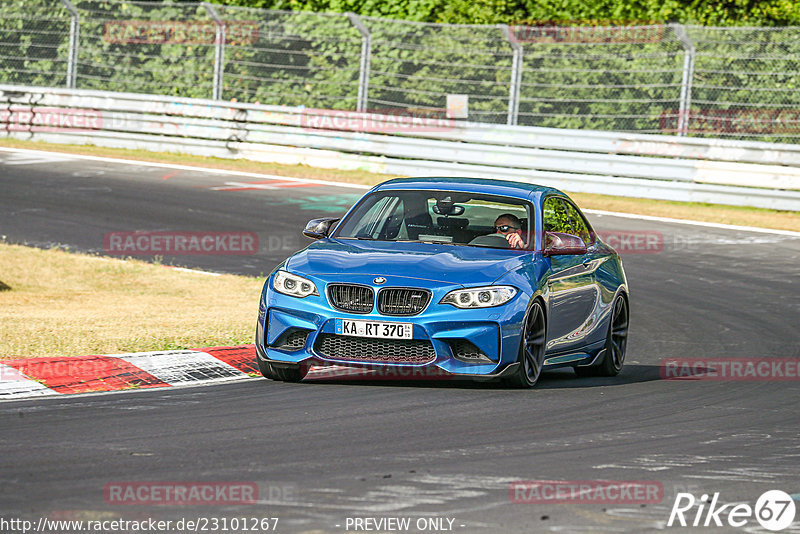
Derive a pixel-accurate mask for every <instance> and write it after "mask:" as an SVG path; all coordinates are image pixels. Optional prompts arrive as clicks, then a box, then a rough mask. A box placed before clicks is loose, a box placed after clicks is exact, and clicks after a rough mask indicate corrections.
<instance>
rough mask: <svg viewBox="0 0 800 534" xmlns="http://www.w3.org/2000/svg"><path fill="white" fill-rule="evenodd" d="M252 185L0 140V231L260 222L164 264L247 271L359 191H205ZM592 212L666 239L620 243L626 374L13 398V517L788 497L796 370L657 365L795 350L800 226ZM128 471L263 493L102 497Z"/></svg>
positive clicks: (611, 225)
mask: <svg viewBox="0 0 800 534" xmlns="http://www.w3.org/2000/svg"><path fill="white" fill-rule="evenodd" d="M251 181H258V180H256V179H248V178H241V177H232V176H229V175H226V174H223V173H220V174H209V173H205V172H196V171H175V170H172V169H165V168H157V167H144V166H136V165H124V164H115V163H106V162H89V161H79V160H74V159H72V158H69V157H66V156H65V157H61V158H55V159H54V157H52V156H42V157H40V158H38V159H37V158H36V157H32V156H31V155H30V154H23V153H0V235H5V236H6V238H5V239H6V240H7V241H8V242H14V243H26V244H29V245H35V246H52V245H63V246H69V248H70V250H77V251H92V252H97V253H105V251H104V236H105V234H106V233H108V232H114V231H117V232H119V231H136V230H142V231H212V232H220V231H226V232H227V231H244V232H255V233H257V234H258V236H259V243H260V245H259V252H258V253H257V254H255V255H246V256H231V255H205V256H181V257H175V258H170V257H165V258H163V261H164V262H165V263H170V262H173V263H175V264H179V265H185V266H188V267H194V268H202V269H210V270H214V271H223V272H233V273H242V274H251V275H259V274H262V273H268V272H269V271H271V270H272V268H273V267H275V266H276V265H277V264H278V263H279V262H280V261H281V260H282V259H283V258H284V257H285V256H287V255H288V254H289V253H291V252H292V251H293V250H295V249H298V248H300V247H302V246H304V244H305V243H306V241H305V240H304V238H303V237H302V236H300V230H301V228H302V226H303V224H304V223H305V222H306V221H307V220H308V219H311V218H313V217H316V216H325V215H329V214H337V213H342V212H343V211H344V209H345V208H346V207H347V206H349V205H350V203H352V201H353V200H354V199H355V198H357V197H358V196H359V191H357V190H353V189H341V188H337V187H332V186H309V187H293V188H284V187H278V188H273V189H254V190H244V191H235V190H219V189H217V190H215V189H213V188H215V187H221V186H225V184H226V183H228V182H251ZM262 185H263V184H262ZM227 187H231V186H227ZM590 218H591V220H592V222H593V224H594V225H595V227H596V229H598V230H605V231H612V232H628V231H648V232H654V233H657V235H661V236H663V248H662V250H660V251H653V253H639V254H625V255H624V256H623V259H624V263H625V268H626V271H627V274H628V279H629V284H630V288H631V313H632V325H631V335H630V341H629V345H628V355H627V362H626V366H625V369H624V370H623V372H622V373H621V374H620V375H619V376H618V377H616V378H611V379H601V378H581V379H578V378H575V377H574V375H573V373H572V372H570V371H561V372H553V373H549V374H545V375H544V376H543V378H542V380H541V382H540V384H539V385H538V386H537V387H536V388H535V389H533V390H529V391H518V390H509V389H503V388H501V387H499V386H496V385H472V384H469V383H464V384H462V383H455V382H448V383H432V382H416V383H409V382H402V383H386V382H360V383H353V382H339V383H336V382H326V383H301V384H284V383H279V382H272V381H267V380H262V379H253V380H249V381H243V382H236V383H228V384H224V385H215V386H205V387H195V388H175V389H169V390H150V391H127V392H118V393H112V394H95V395H77V396H70V397H58V398H43V399H37V400H25V401H16V402H8V403H3V404H2V405H0V429H2V430H1V431H0V480H1V481H2V483H1V484H0V511H1V512H2V516H3V517H5V518H10V517H25V518H33V519H36V518H38V517H41V516H46V517H62V518H64V517H68V518H82V519H97V518H105V519H113V518H128V519H141V518H149V517H153V518H157V519H178V518H181V517H185V518H193V517H209V518H211V517H217V518H221V517H228V518H233V517H258V518H260V517H279V518H280V522H279V528H278V531H279V532H345V531H346V530H345V529H346V525H347V523H346V521H347V518H354V517H371V518H388V517H410V518H413V519H414V520H416V519H417V518H421V517H422V518H426V517H432V518H441V519H444V518H452V519H454V522H453V527H452V528H453V531H456V532H521V531H526V532H543V531H552V532H573V531H575V532H577V531H582V532H585V531H592V532H642V531H650V530H658V529H660V528H662V527H663V526H664V524H665V522H666V521H667V519H668V517H669V512H670V510H671V508H672V504H673V502H674V500H675V496H676V494H677V493H678V492H680V491H685V492H690V493H692V494H694V495H695V496H696V497H698V498H699V497H700V495H701V494H704V493H705V494H709V495H710V494H713V493H715V492H719V493H720V496H719V502H720V503H732V502H748V503H750V504H751V505H752V504H754V503H755V501H756V499H757V498H758V496H759V495H761V493H763V492H764V491H766V490H771V489H781V490H783V491H786V492H787V493H790V494H798V493H800V413H799V411H798V407H800V387H799V386H798V382H797V381H784V382H780V381H768V382H756V381H734V382H730V381H728V382H721V381H704V380H699V381H674V380H663V379H661V375H660V372H659V364H660V362H661V360H662V359H664V358H675V357H703V358H711V357H766V358H790V357H791V358H798V357H800V330H798V325H800V288H798V283H799V282H800V239H798V238H795V237H789V236H781V235H772V234H763V233H752V232H746V231H730V230H722V229H713V228H705V227H699V226H690V225H683V224H667V223H663V222H650V221H642V220H634V219H625V218H617V217H610V216H603V217H597V216H593V217H590ZM0 279H2V273H0ZM54 283H57V281H54ZM257 298H258V295H253V299H254V301H255V300H256V299H257ZM253 320H254V323H255V317H254V318H253ZM518 480H640V481H655V482H657V483H660V484H662V485H663V488H664V498H663V500H662V501H661V502H660V503H657V504H648V505H641V504H601V503H592V504H575V503H548V504H530V503H513V502H511V500H510V498H509V484H510V483H511V482H513V481H518ZM125 481H177V482H186V481H206V482H224V481H248V482H255V483H257V484H258V485H259V488H260V490H259V500H258V502H257V503H256V504H253V505H238V506H228V505H215V506H202V507H201V506H119V505H110V504H108V503H107V502H106V501H105V500H104V487H105V486H106V485H107V484H109V483H115V482H125ZM796 498H797V497H796ZM798 505H800V503H798ZM798 507H799V508H800V506H798ZM693 514H694V510H693V511H692V514H691V516H689V514H687V517H688V518H689V519H690V520H691V519H693V517H694V515H693ZM723 519H724V515H723ZM799 519H800V518H799ZM412 524H413V523H412ZM445 524H447V522H446V521H445ZM748 525H749V527H750V530H756V527H757V523H756V522H755V521H754V520H752V519H751V520H750V521H749V523H748ZM798 525H800V522H798V520H796V521H795V523H794V527H793V529H790V530H787V531H794V532H798V531H800V526H798ZM684 530H688V529H684ZM729 530H731V528H730V527H726V528H723V529H717V531H718V532H722V531H729ZM350 531H351V532H352V531H353V530H352V528H351V529H350ZM411 531H416V530H414V529H412V530H411ZM740 531H741V530H740Z"/></svg>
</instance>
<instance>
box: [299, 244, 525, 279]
mask: <svg viewBox="0 0 800 534" xmlns="http://www.w3.org/2000/svg"><path fill="white" fill-rule="evenodd" d="M530 257H531V253H529V252H528V253H526V252H522V251H513V250H503V249H491V248H486V247H468V246H455V245H440V244H430V243H411V242H391V241H358V240H349V239H348V240H338V239H323V240H320V241H317V242H315V243H312V244H311V245H309V246H308V248H306V249H304V250H301V251H300V252H298V253H296V254H295V255H293V256H292V257H290V258H289V260H288V261H287V263H286V269H288V270H290V271H292V272H295V273H298V274H308V275H320V274H335V275H342V274H354V275H356V274H358V275H370V276H402V277H406V278H416V279H420V280H431V281H437V282H445V283H448V284H453V283H456V284H463V285H473V284H489V283H492V282H494V281H495V280H497V279H498V278H500V277H501V276H502V275H503V274H505V273H507V272H508V271H511V270H514V269H516V268H518V267H520V266H521V265H522V264H523V263H524V262H525V261H527V260H529V259H530Z"/></svg>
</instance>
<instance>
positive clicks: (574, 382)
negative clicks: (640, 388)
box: [303, 364, 662, 390]
mask: <svg viewBox="0 0 800 534" xmlns="http://www.w3.org/2000/svg"><path fill="white" fill-rule="evenodd" d="M655 380H662V375H661V367H659V366H658V365H643V364H628V365H626V366H625V367H624V369H623V370H622V372H621V373H620V374H619V375H617V376H614V377H578V376H576V375H575V372H574V371H573V370H572V369H555V370H552V371H545V372H543V373H542V376H541V377H540V378H539V382H538V383H537V384H536V386H535V387H534V389H564V388H591V387H609V386H625V385H628V384H637V383H640V382H652V381H655ZM303 383H304V384H308V385H311V384H314V385H353V386H392V387H415V388H419V387H424V388H458V389H489V390H498V389H518V388H513V387H510V386H507V385H505V384H503V383H502V382H500V381H491V382H476V381H471V380H462V379H453V378H450V377H436V378H430V379H423V380H409V379H403V378H394V377H384V378H380V379H374V378H365V377H350V376H348V377H324V378H312V379H306V380H303Z"/></svg>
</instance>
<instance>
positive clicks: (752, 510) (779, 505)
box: [667, 490, 796, 532]
mask: <svg viewBox="0 0 800 534" xmlns="http://www.w3.org/2000/svg"><path fill="white" fill-rule="evenodd" d="M706 505H708V507H706ZM695 506H697V510H696V511H694V510H693V508H695ZM795 511H796V510H795V504H794V499H793V498H792V496H791V495H789V494H788V493H786V492H784V491H781V490H770V491H767V492H765V493H764V494H762V495H761V496H760V497H759V498H758V500H757V501H756V505H755V507H752V506H750V505H749V504H747V503H727V504H720V503H719V493H714V495H712V496H711V499H710V500H709V496H708V495H705V494H704V495H701V496H700V499H699V500H697V499H695V497H694V495H692V494H691V493H678V495H677V496H676V497H675V503H674V504H673V505H672V511H671V512H670V514H669V521H667V526H668V527H672V526H675V527H677V526H681V527H688V526H691V527H722V526H729V527H736V528H741V527H745V526H748V524H750V523H751V521H752V520H753V519H755V520H756V521H758V524H759V525H761V527H762V528H765V529H767V530H771V531H772V532H778V531H780V530H783V529H785V528H788V527H789V525H791V524H792V521H794V516H795Z"/></svg>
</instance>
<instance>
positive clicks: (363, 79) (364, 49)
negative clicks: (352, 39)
mask: <svg viewBox="0 0 800 534" xmlns="http://www.w3.org/2000/svg"><path fill="white" fill-rule="evenodd" d="M345 15H347V18H348V19H349V20H350V24H352V25H353V26H355V28H356V29H357V30H358V31H359V33H360V34H361V65H360V68H359V74H358V99H357V100H356V111H358V112H361V113H363V112H366V111H367V101H368V98H369V64H370V57H371V56H372V36H371V35H370V33H369V30H368V29H367V27H366V26H365V25H364V23H363V22H362V21H361V18H360V17H359V16H358V15H356V14H355V13H345Z"/></svg>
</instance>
